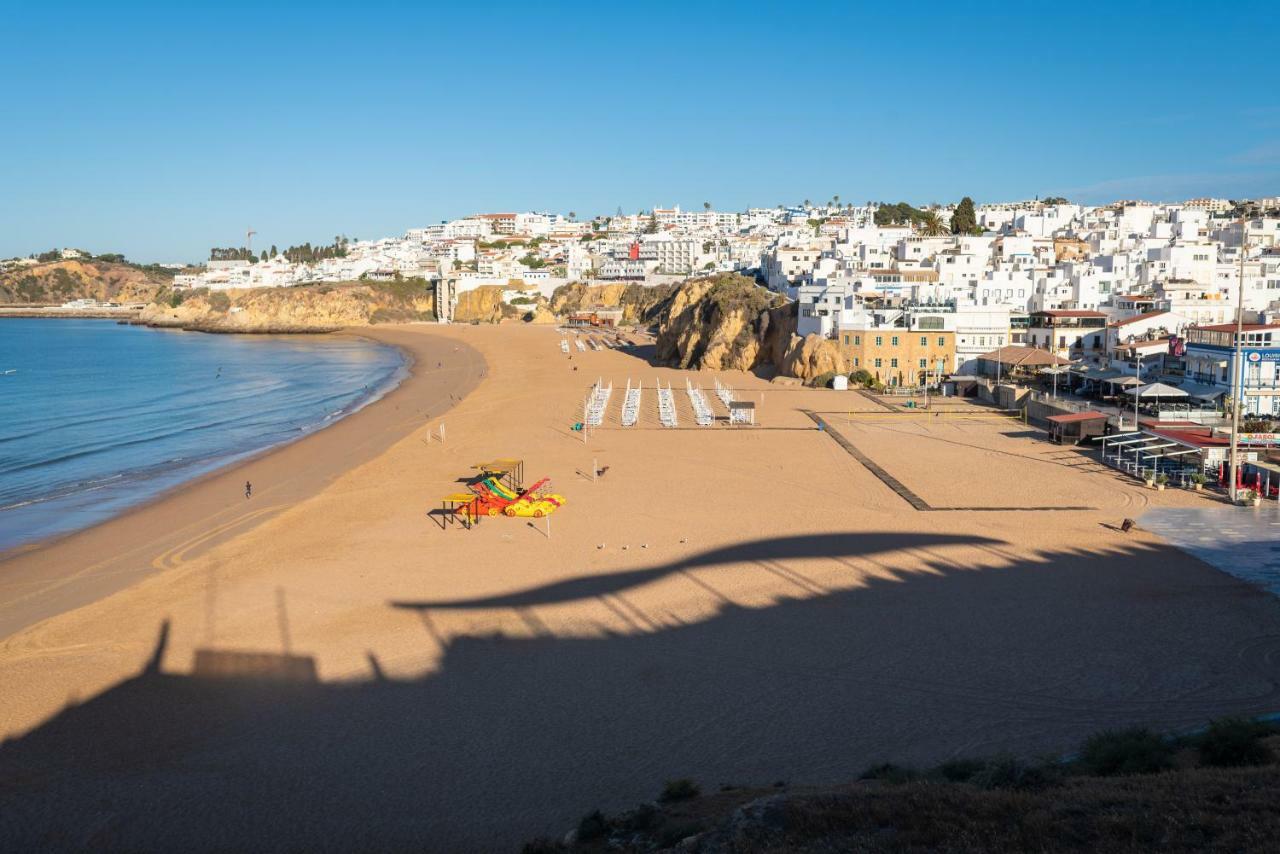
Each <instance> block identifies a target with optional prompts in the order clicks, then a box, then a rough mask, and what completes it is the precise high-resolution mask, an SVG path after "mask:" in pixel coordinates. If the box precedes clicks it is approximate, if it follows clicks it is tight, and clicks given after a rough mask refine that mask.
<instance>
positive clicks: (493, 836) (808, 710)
mask: <svg viewBox="0 0 1280 854" xmlns="http://www.w3.org/2000/svg"><path fill="white" fill-rule="evenodd" d="M1003 545H1004V544H1003V543H1001V542H1000V541H998V540H992V539H989V538H985V537H980V536H966V535H946V534H926V533H920V534H894V533H873V534H865V535H831V536H795V537H787V538H779V539H771V540H763V541H757V542H752V543H744V544H741V545H735V546H731V547H728V548H723V549H715V550H711V551H706V552H702V553H698V554H694V555H691V556H690V557H688V558H685V559H682V560H679V561H674V562H671V563H666V564H661V565H657V566H652V567H648V568H644V569H639V570H634V571H630V572H621V573H615V574H610V575H601V576H596V577H592V578H584V579H576V580H572V581H565V582H558V583H553V584H548V585H545V586H542V587H536V588H532V589H527V590H521V591H516V592H513V593H510V594H507V595H501V596H495V597H491V598H483V599H474V600H469V601H400V602H393V603H390V606H391V607H394V608H397V609H409V610H412V611H414V612H417V613H419V614H420V615H421V617H422V624H423V638H422V639H423V645H424V654H425V652H426V650H427V649H428V648H432V649H433V648H434V645H435V643H436V641H435V640H434V639H433V637H432V636H431V632H432V628H431V620H430V614H431V613H432V612H433V611H437V610H446V609H447V610H453V611H457V610H466V609H502V608H510V609H514V610H515V611H517V612H519V613H521V614H522V615H523V616H525V617H526V621H527V623H528V624H529V625H530V626H531V627H533V629H534V636H532V637H519V638H514V637H504V636H464V637H459V638H455V639H453V640H450V641H448V642H447V643H446V645H445V648H444V651H443V654H442V657H441V660H440V665H439V668H438V670H437V671H435V672H433V673H431V674H428V675H426V676H424V677H422V678H419V679H412V680H396V679H391V678H387V677H386V676H385V675H384V674H383V671H382V668H381V667H380V666H379V665H378V662H377V661H376V659H374V658H373V657H372V656H370V664H371V672H372V673H373V677H372V678H371V679H369V680H367V681H360V682H344V683H324V682H319V681H315V680H314V679H313V678H308V677H307V674H308V673H312V674H313V673H314V663H312V664H310V665H308V664H306V663H303V660H304V659H305V660H309V658H308V656H306V655H305V654H295V653H290V654H289V655H288V656H283V657H277V658H279V659H280V660H273V659H272V656H273V655H275V654H274V653H269V652H262V653H252V652H251V653H244V652H238V653H235V654H233V655H232V656H231V657H230V658H229V659H226V660H223V659H220V658H219V656H218V654H217V652H218V651H216V650H204V651H202V652H201V655H203V656H204V660H205V661H206V665H205V666H204V667H202V669H201V671H200V672H199V673H197V672H192V673H190V674H179V673H171V672H165V671H164V670H163V669H162V668H161V666H160V664H161V662H162V660H163V656H164V652H165V644H166V642H167V625H166V626H164V627H161V629H160V633H159V637H158V639H157V643H156V648H155V651H154V653H153V654H152V655H151V657H150V658H149V659H148V661H146V662H145V663H144V664H143V666H142V669H141V670H140V672H139V673H138V674H137V675H136V676H134V677H132V678H130V679H127V680H124V681H122V682H120V683H119V684H117V685H115V686H113V687H112V688H110V689H108V690H106V691H104V692H103V693H101V694H99V695H98V696H96V697H93V698H92V699H89V700H87V701H85V702H83V703H81V704H78V705H71V706H69V707H67V708H66V709H65V710H63V711H62V712H60V713H59V714H57V715H55V716H54V717H52V718H51V719H50V720H48V721H46V722H45V723H43V724H42V725H40V726H39V727H37V728H36V729H35V730H34V731H32V732H30V733H29V734H27V735H24V736H22V737H19V738H15V739H12V740H10V741H9V742H7V743H5V744H4V745H2V746H0V794H2V796H3V800H4V803H5V809H4V810H3V812H0V848H3V849H5V850H13V851H17V850H46V851H48V850H67V849H85V848H96V849H107V850H121V849H126V850H215V849H217V850H228V849H241V848H247V847H248V848H254V849H268V850H279V849H290V850H295V849H296V850H371V849H378V850H400V849H413V850H426V851H480V850H483V851H492V850H515V849H517V848H518V846H519V843H520V842H521V841H522V840H525V839H528V838H531V837H533V836H538V835H544V834H555V835H559V834H561V833H563V832H564V831H565V830H566V829H567V828H569V827H571V826H573V824H574V823H575V822H576V820H577V819H578V817H580V816H581V815H582V814H583V813H585V812H587V811H589V810H590V809H592V808H594V807H597V806H598V807H601V808H603V809H606V810H617V809H622V808H626V807H629V806H633V805H634V804H635V803H637V802H639V801H642V800H648V799H651V798H652V797H654V795H656V793H657V791H658V789H659V788H660V786H661V784H662V781H663V780H665V779H668V778H673V777H680V776H691V777H694V778H696V779H698V780H699V781H701V782H702V783H703V785H704V788H712V787H714V786H715V785H717V784H718V783H722V782H729V783H765V784H768V783H772V782H773V781H775V780H791V781H797V782H799V781H803V782H808V783H824V782H835V781H840V780H847V779H851V778H853V777H856V776H857V774H858V773H859V772H860V771H861V770H863V768H865V767H866V766H867V765H868V764H870V763H872V762H875V761H882V760H889V759H891V760H893V761H898V762H906V763H919V764H923V763H926V762H936V761H939V760H942V759H945V758H948V757H950V756H955V755H960V754H974V753H990V752H995V751H1001V750H1008V751H1013V752H1015V753H1023V754H1032V753H1037V752H1040V751H1044V750H1050V749H1063V748H1065V747H1067V746H1069V745H1072V744H1074V743H1076V742H1078V741H1079V739H1081V738H1082V737H1084V736H1085V735H1087V734H1089V733H1092V732H1095V731H1097V730H1098V729H1101V728H1104V727H1108V726H1119V725H1126V724H1144V725H1150V726H1153V727H1159V728H1162V729H1169V728H1175V727H1179V726H1186V725H1189V724H1192V723H1198V722H1200V721H1203V720H1205V719H1207V718H1210V717H1213V716H1215V715H1218V714H1222V713H1226V712H1232V713H1253V712H1261V711H1268V710H1273V709H1274V708H1276V706H1277V704H1280V692H1277V688H1276V677H1277V676H1278V675H1280V674H1278V673H1277V666H1276V663H1275V662H1276V661H1280V607H1278V606H1277V603H1276V602H1275V601H1274V600H1273V599H1271V598H1270V597H1267V596H1264V595H1263V594H1260V593H1256V592H1254V591H1252V590H1251V589H1250V588H1247V587H1245V586H1243V585H1240V584H1238V583H1236V582H1234V581H1232V580H1231V579H1227V578H1225V577H1221V579H1219V577H1218V576H1217V575H1216V573H1211V572H1209V571H1208V570H1206V569H1205V568H1204V567H1202V566H1200V565H1198V564H1195V563H1193V562H1190V561H1186V560H1185V559H1182V558H1180V557H1178V559H1177V560H1174V558H1175V557H1176V556H1177V553H1176V552H1175V551H1174V550H1172V549H1170V548H1167V547H1162V546H1161V547H1150V548H1147V547H1137V546H1130V547H1129V548H1127V549H1124V550H1122V551H1121V552H1120V553H1117V552H1116V551H1115V550H1114V549H1113V550H1112V551H1110V552H1108V553H1107V554H1106V555H1105V557H1103V556H1101V555H1100V554H1098V553H1092V552H1088V551H1084V550H1079V551H1067V552H1059V553H1050V554H1044V555H1040V556H1038V557H1036V558H1034V559H1013V560H1010V561H1009V563H1008V565H1006V566H1003V567H1001V568H988V569H975V568H970V567H965V566H957V565H956V564H955V563H954V562H953V561H951V560H950V559H948V557H947V549H948V548H949V547H953V546H957V547H965V548H968V549H974V548H977V549H983V550H988V551H991V552H992V553H998V554H1000V555H1002V556H1004V555H1005V552H1004V551H1003V550H1002V549H1001V547H1002V546H1003ZM903 550H907V551H910V552H911V553H912V554H913V555H915V556H917V557H919V556H921V555H923V556H924V558H925V560H926V565H925V568H923V569H920V570H915V571H910V572H907V571H902V570H895V569H894V567H893V563H894V558H893V553H894V552H901V551H903ZM810 557H812V558H824V559H828V560H836V561H849V562H850V563H849V565H850V567H851V568H850V573H851V575H852V574H854V572H855V569H854V568H853V567H854V565H853V563H852V562H851V561H852V560H854V559H856V560H858V561H859V562H860V563H862V564H863V565H864V566H865V565H866V564H867V563H874V564H875V565H877V566H879V567H880V568H881V570H883V572H884V577H875V576H866V577H863V578H862V579H861V580H860V582H859V584H860V585H861V586H857V587H853V588H841V589H837V590H832V589H829V588H827V587H823V586H821V585H819V584H817V583H815V582H812V581H810V580H807V579H806V577H805V576H802V575H801V574H800V573H799V572H798V571H796V570H794V569H791V568H789V567H787V566H785V565H784V564H783V562H784V561H787V560H791V559H803V558H810ZM1170 564H1173V565H1175V566H1176V567H1177V568H1175V569H1174V570H1172V571H1171V573H1166V572H1165V571H1164V570H1163V567H1167V566H1168V565H1170ZM725 565H734V566H735V568H734V570H733V571H735V572H737V571H741V572H744V573H746V572H771V573H774V574H777V575H779V577H780V578H787V579H790V581H791V583H792V584H793V586H794V588H795V590H796V598H794V599H787V598H782V599H780V600H778V601H775V602H774V603H773V604H770V605H768V606H763V607H753V608H748V607H742V606H739V605H736V604H733V603H731V602H730V601H729V599H728V598H727V597H725V596H720V595H718V594H716V593H715V589H714V586H713V584H714V581H711V580H708V579H706V578H701V577H699V575H698V571H699V570H700V569H703V568H706V567H713V566H725ZM676 574H681V575H684V576H685V577H687V578H689V579H690V580H691V581H692V582H693V583H695V584H698V585H699V586H701V587H703V588H705V589H707V590H708V591H710V592H711V593H712V594H713V595H715V596H716V597H717V598H718V599H719V603H720V604H719V607H718V610H717V612H716V613H715V615H714V616H711V617H709V618H707V619H705V620H702V621H699V622H693V623H677V624H674V625H661V624H660V623H659V621H658V620H657V619H654V618H655V617H657V615H645V614H644V613H643V612H642V611H641V609H639V608H638V607H637V606H636V605H635V604H634V603H633V602H629V601H627V598H626V597H627V594H628V592H629V591H631V590H633V589H635V588H637V587H640V586H642V585H647V584H651V583H653V582H654V581H657V580H659V579H663V578H667V577H669V576H673V575H676ZM1104 580H1105V582H1106V583H1103V582H1104ZM1097 590H1105V591H1106V592H1107V597H1109V598H1110V599H1115V600H1116V601H1109V599H1108V598H1104V597H1101V596H1096V595H1095V594H1094V591H1097ZM1116 594H1119V598H1117V597H1116ZM591 599H596V600H600V601H601V602H602V603H604V604H606V605H607V606H608V607H610V608H611V610H614V611H615V612H616V613H625V614H627V615H629V622H630V623H631V625H632V626H633V630H632V631H630V632H628V633H625V634H620V633H611V632H608V631H606V630H603V629H601V630H600V631H599V632H597V633H595V635H594V636H586V637H584V636H573V637H563V636H556V635H554V634H552V633H550V632H549V631H547V630H546V628H545V626H544V625H542V624H541V623H540V621H538V619H537V616H536V612H535V609H537V608H538V607H542V606H549V605H555V604H560V603H568V602H580V601H584V600H591ZM1226 600H1231V601H1229V602H1228V601H1226ZM666 617H667V621H668V622H670V615H666ZM539 627H541V628H539ZM284 658H288V659H290V660H287V661H286V660H283V659H284ZM246 661H247V662H257V665H246V664H245V662H246ZM246 667H247V668H248V669H247V670H246V669H245V668H246Z"/></svg>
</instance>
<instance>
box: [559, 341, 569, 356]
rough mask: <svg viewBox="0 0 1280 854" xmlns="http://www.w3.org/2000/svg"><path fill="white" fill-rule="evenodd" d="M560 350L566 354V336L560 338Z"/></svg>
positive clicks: (567, 350) (567, 342) (567, 349)
mask: <svg viewBox="0 0 1280 854" xmlns="http://www.w3.org/2000/svg"><path fill="white" fill-rule="evenodd" d="M560 352H561V353H566V354H567V353H568V352H569V339H568V338H561V339H560Z"/></svg>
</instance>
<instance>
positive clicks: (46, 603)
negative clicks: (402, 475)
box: [0, 326, 486, 639]
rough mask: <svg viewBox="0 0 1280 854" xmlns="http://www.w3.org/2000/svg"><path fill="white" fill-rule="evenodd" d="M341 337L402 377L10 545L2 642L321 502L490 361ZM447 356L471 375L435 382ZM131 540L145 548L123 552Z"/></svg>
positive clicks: (2, 561)
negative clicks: (65, 525)
mask: <svg viewBox="0 0 1280 854" xmlns="http://www.w3.org/2000/svg"><path fill="white" fill-rule="evenodd" d="M338 334H349V335H352V336H354V337H360V338H365V339H367V340H369V341H372V342H374V343H376V344H381V345H384V346H390V347H394V348H395V349H396V350H397V351H399V353H400V354H401V357H402V358H403V359H404V364H403V365H402V367H401V368H399V369H398V370H399V371H403V375H402V378H401V380H400V381H399V382H398V383H397V384H396V385H394V386H392V387H391V388H390V389H389V390H387V391H386V392H384V393H382V394H381V395H378V396H376V397H374V398H372V399H371V400H369V401H368V402H366V403H364V404H363V405H362V406H360V407H359V408H358V409H356V410H354V411H352V412H351V413H349V414H347V415H345V416H343V417H342V418H340V419H338V420H337V421H335V422H334V423H332V424H329V425H327V426H324V427H321V428H319V429H317V430H314V431H312V432H310V433H307V434H305V435H303V436H300V437H298V438H297V439H294V440H292V441H288V442H285V443H282V444H277V445H272V446H270V447H267V448H263V449H261V450H259V451H256V452H253V453H252V454H250V455H249V456H247V457H243V458H239V459H234V460H232V461H230V462H228V463H227V464H225V465H221V466H219V467H217V468H215V469H214V470H212V471H209V472H205V473H203V474H200V475H198V476H196V477H194V478H192V479H191V480H187V481H184V482H182V483H180V484H178V485H176V486H173V487H171V488H169V489H166V490H164V491H162V492H160V493H159V494H157V495H155V496H152V497H150V498H148V499H145V500H144V501H142V502H141V503H139V504H137V505H134V506H132V507H129V508H128V509H126V510H124V511H123V512H121V513H119V514H117V515H115V516H112V517H110V518H108V519H105V520H103V521H101V522H98V523H96V524H93V525H90V526H89V527H87V528H81V529H79V530H76V531H71V532H68V533H65V534H59V535H56V536H53V537H47V538H45V539H42V540H37V541H35V542H32V543H25V544H20V545H17V546H14V547H13V548H10V549H7V550H5V551H0V639H4V638H8V637H11V636H12V635H14V634H16V633H18V632H20V631H22V630H23V629H25V628H28V627H30V626H32V625H34V624H36V623H38V622H41V621H42V620H45V619H48V618H50V617H53V616H56V615H58V614H61V613H63V612H66V611H69V610H72V609H74V608H79V607H82V606H83V605H87V604H89V603H91V602H94V601H96V600H98V599H101V598H105V597H106V596H109V595H111V594H112V593H115V592H118V591H119V590H122V589H124V588H125V587H128V586H130V585H132V584H133V583H135V582H136V581H137V580H139V579H141V578H143V577H145V576H147V575H150V574H152V573H154V572H159V571H162V569H163V567H162V566H161V565H158V564H161V563H162V560H161V559H162V558H163V556H164V555H165V554H166V553H168V552H171V551H173V550H174V549H175V548H183V549H184V555H185V556H191V555H194V554H196V553H198V551H203V550H205V549H207V548H210V547H212V546H213V545H216V544H217V543H219V542H222V541H224V540H225V539H227V538H229V537H232V536H235V535H238V534H241V533H244V532H245V531H248V530H250V529H252V528H254V527H256V526H257V525H258V524H261V523H262V522H264V521H266V520H267V519H270V518H272V517H273V516H275V515H276V514H277V513H279V512H281V511H283V510H285V509H287V508H288V507H289V506H292V505H293V504H295V503H298V502H300V501H303V500H305V499H307V498H309V497H311V496H312V495H314V494H316V493H318V492H319V491H320V490H321V489H323V488H324V487H325V485H327V484H328V483H330V482H332V481H333V480H335V479H336V478H337V477H339V476H340V475H342V474H343V473H345V472H346V471H348V470H350V469H351V468H354V467H355V466H358V465H360V464H362V463H364V462H367V461H369V460H371V459H373V458H375V457H376V456H378V455H379V454H380V453H382V452H383V451H384V450H386V448H388V447H390V446H391V445H392V444H394V443H395V442H397V441H399V440H400V439H402V438H404V436H406V435H408V433H409V432H411V431H412V430H413V429H414V428H415V427H418V426H421V423H422V420H421V419H422V418H423V417H426V418H435V417H438V416H440V415H442V414H444V413H445V412H447V411H448V410H449V409H451V408H452V407H453V406H454V403H455V401H454V400H451V399H450V398H456V399H457V400H461V399H462V398H463V397H465V396H466V395H467V394H469V393H470V392H471V391H472V390H473V389H474V388H475V387H476V386H477V385H478V384H479V380H480V377H481V376H482V375H483V373H484V371H485V368H486V364H485V361H484V359H483V357H482V356H480V354H479V353H478V352H477V351H476V350H474V348H471V347H469V346H467V345H465V344H463V343H462V342H459V341H456V340H454V339H450V338H447V337H445V336H434V335H422V334H421V333H416V332H415V333H406V332H405V331H404V327H403V326H387V327H383V328H380V329H373V328H368V327H349V328H344V329H342V330H339V331H338ZM455 350H457V352H456V353H455V352H454V351H455ZM445 353H448V354H449V355H451V356H454V359H453V360H452V361H454V362H456V361H457V357H458V356H461V357H463V364H462V366H461V370H459V369H458V368H446V370H445V371H444V372H443V373H444V374H445V376H444V377H443V383H442V384H440V385H439V386H438V387H436V388H428V385H429V384H430V381H429V376H430V375H428V374H427V373H426V372H425V371H423V370H419V369H418V366H419V364H426V361H424V357H439V358H437V361H445ZM441 404H443V405H441ZM402 407H404V409H403V410H402ZM415 416H416V417H415ZM246 472H248V476H247V479H248V480H250V481H254V483H255V488H254V495H253V499H249V500H247V501H246V500H245V499H243V497H242V495H243V489H242V488H241V487H242V485H243V484H242V482H241V481H240V477H242V476H245V475H246ZM268 500H269V501H270V502H271V503H270V504H269V505H268V506H267V507H266V508H265V509H264V508H263V506H262V505H263V504H264V503H267V501H268ZM121 542H127V543H136V545H133V546H132V547H130V548H127V549H125V550H123V551H122V550H121V549H120V547H119V546H120V543H121ZM184 544H185V545H184ZM148 553H152V555H153V556H152V557H148ZM102 555H108V557H106V558H102V557H101V556H102Z"/></svg>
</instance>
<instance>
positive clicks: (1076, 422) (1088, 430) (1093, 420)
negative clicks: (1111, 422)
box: [1045, 409, 1110, 445]
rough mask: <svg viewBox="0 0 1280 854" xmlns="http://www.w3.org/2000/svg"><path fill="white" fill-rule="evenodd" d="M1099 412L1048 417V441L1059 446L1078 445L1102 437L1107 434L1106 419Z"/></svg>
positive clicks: (1105, 416) (1089, 411)
mask: <svg viewBox="0 0 1280 854" xmlns="http://www.w3.org/2000/svg"><path fill="white" fill-rule="evenodd" d="M1108 417H1110V416H1108V415H1105V414H1104V413H1101V412H1095V411H1094V410H1092V409H1090V410H1088V411H1087V412H1070V413H1067V414H1066V415H1050V416H1049V417H1048V418H1046V419H1045V420H1046V421H1048V422H1049V439H1050V440H1051V441H1053V442H1056V443H1057V444H1059V445H1061V444H1063V443H1064V442H1069V443H1071V444H1073V445H1078V444H1080V443H1081V442H1083V441H1084V440H1085V439H1088V438H1090V437H1092V436H1103V435H1106V432H1107V418H1108Z"/></svg>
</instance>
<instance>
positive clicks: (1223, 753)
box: [1196, 718, 1275, 768]
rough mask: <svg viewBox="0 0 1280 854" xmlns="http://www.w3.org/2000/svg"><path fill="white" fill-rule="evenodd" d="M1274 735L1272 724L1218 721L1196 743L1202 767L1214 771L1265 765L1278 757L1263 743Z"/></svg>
mask: <svg viewBox="0 0 1280 854" xmlns="http://www.w3.org/2000/svg"><path fill="white" fill-rule="evenodd" d="M1274 731H1275V730H1274V728H1273V727H1272V726H1271V725H1270V724H1266V723H1261V722H1259V721H1250V720H1245V719H1243V718H1219V719H1218V720H1216V721H1212V722H1210V724H1209V728H1208V729H1207V730H1206V731H1205V732H1204V734H1203V735H1201V736H1200V737H1199V738H1197V739H1196V750H1197V752H1198V753H1199V754H1200V762H1201V763H1202V764H1204V765H1212V766H1214V767H1215V768H1236V767H1240V766H1243V765H1266V764H1267V763H1269V762H1271V761H1273V760H1274V759H1275V756H1274V755H1273V754H1272V752H1271V748H1269V747H1268V746H1267V745H1265V744H1263V743H1262V739H1264V738H1266V737H1267V736H1268V735H1271V734H1272V733H1273V732H1274Z"/></svg>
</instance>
